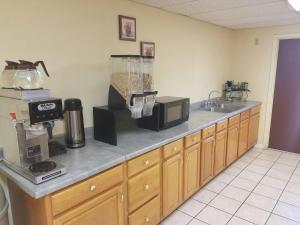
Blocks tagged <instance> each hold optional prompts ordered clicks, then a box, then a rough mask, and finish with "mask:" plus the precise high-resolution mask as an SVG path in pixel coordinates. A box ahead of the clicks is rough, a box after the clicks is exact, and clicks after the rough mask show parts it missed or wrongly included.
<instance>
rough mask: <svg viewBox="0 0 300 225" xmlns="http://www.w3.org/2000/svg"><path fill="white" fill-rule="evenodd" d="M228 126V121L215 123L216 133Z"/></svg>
mask: <svg viewBox="0 0 300 225" xmlns="http://www.w3.org/2000/svg"><path fill="white" fill-rule="evenodd" d="M227 126H228V120H224V121H221V122H219V123H217V132H220V131H222V130H225V129H226V128H227Z"/></svg>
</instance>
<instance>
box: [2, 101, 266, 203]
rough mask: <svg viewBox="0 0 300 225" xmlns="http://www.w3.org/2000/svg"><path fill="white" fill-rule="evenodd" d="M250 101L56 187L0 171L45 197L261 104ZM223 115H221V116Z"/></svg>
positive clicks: (29, 190) (31, 192) (39, 195)
mask: <svg viewBox="0 0 300 225" xmlns="http://www.w3.org/2000/svg"><path fill="white" fill-rule="evenodd" d="M249 102H251V103H253V104H252V105H249V106H245V107H243V108H242V109H239V110H236V111H234V112H232V113H220V118H218V119H216V120H212V121H210V122H209V123H207V124H205V125H202V126H199V127H197V128H195V129H191V130H189V131H187V132H184V133H182V134H180V135H176V136H174V137H172V138H169V139H166V140H164V141H161V142H159V143H157V144H155V145H152V146H151V147H149V148H143V149H140V150H137V151H135V152H134V153H131V154H127V155H121V154H119V155H120V158H119V159H117V160H115V161H109V162H108V163H107V165H103V166H101V167H100V168H97V169H96V170H95V171H89V172H88V173H87V174H83V175H82V176H79V177H76V179H66V180H65V181H63V182H61V181H60V183H59V185H58V186H57V187H55V186H53V185H52V186H49V188H44V189H43V191H34V190H31V189H28V188H25V187H24V186H25V185H23V184H22V182H20V180H24V181H25V182H28V180H27V179H26V178H24V177H22V176H21V175H19V174H18V173H16V172H14V171H13V170H11V169H10V168H8V167H7V166H6V165H5V164H4V162H3V161H2V162H0V171H1V172H2V173H3V174H4V175H5V176H7V177H8V178H10V179H11V180H12V181H14V182H15V183H16V184H17V185H18V186H19V187H20V188H21V189H22V190H23V191H24V192H26V193H27V194H28V195H30V196H31V197H33V198H35V199H39V198H42V197H45V196H46V195H49V194H52V193H54V192H57V191H59V190H62V189H64V188H66V187H69V186H72V185H74V184H76V183H78V182H81V181H83V180H86V179H88V178H90V177H92V176H95V175H97V174H99V173H101V172H104V171H105V170H108V169H111V168H113V167H115V166H117V165H120V164H122V163H124V162H126V161H128V160H130V159H133V158H136V157H138V156H140V155H143V154H146V153H148V152H150V151H152V150H154V149H157V148H160V147H162V146H163V145H166V144H169V143H171V142H173V141H175V140H178V139H181V138H183V137H185V136H187V135H190V134H193V133H195V132H199V131H201V130H202V129H204V128H206V127H209V126H211V125H213V124H216V123H218V122H220V121H223V120H225V119H228V118H230V117H232V116H235V115H238V114H240V113H241V112H244V111H247V110H249V109H251V108H253V107H256V106H258V105H261V104H262V103H261V102H255V101H249ZM193 111H198V110H192V111H191V113H192V112H193ZM221 115H223V116H221ZM16 176H18V177H19V178H18V179H16Z"/></svg>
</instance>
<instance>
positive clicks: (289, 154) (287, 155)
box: [280, 152, 300, 160]
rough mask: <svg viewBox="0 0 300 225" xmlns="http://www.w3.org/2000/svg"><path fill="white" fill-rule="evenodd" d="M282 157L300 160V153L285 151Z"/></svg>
mask: <svg viewBox="0 0 300 225" xmlns="http://www.w3.org/2000/svg"><path fill="white" fill-rule="evenodd" d="M280 158H283V159H298V160H300V154H297V153H292V152H285V153H283V154H282V155H281V156H280Z"/></svg>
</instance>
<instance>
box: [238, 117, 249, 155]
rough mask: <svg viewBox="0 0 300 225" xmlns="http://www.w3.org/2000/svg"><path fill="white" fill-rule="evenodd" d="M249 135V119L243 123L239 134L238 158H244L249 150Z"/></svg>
mask: <svg viewBox="0 0 300 225" xmlns="http://www.w3.org/2000/svg"><path fill="white" fill-rule="evenodd" d="M248 133H249V119H246V120H244V121H241V124H240V133H239V147H238V156H239V157H240V156H242V155H243V154H244V153H245V152H247V150H248Z"/></svg>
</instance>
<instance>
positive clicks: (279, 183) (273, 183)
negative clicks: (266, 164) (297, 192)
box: [260, 176, 287, 190]
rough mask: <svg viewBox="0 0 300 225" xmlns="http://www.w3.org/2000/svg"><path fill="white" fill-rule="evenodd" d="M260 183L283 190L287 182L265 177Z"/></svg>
mask: <svg viewBox="0 0 300 225" xmlns="http://www.w3.org/2000/svg"><path fill="white" fill-rule="evenodd" d="M260 183H261V184H264V185H267V186H271V187H275V188H278V189H282V190H283V189H284V188H285V186H286V184H287V181H285V180H279V179H276V178H273V177H269V176H265V177H264V178H263V179H262V180H261V182H260Z"/></svg>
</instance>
